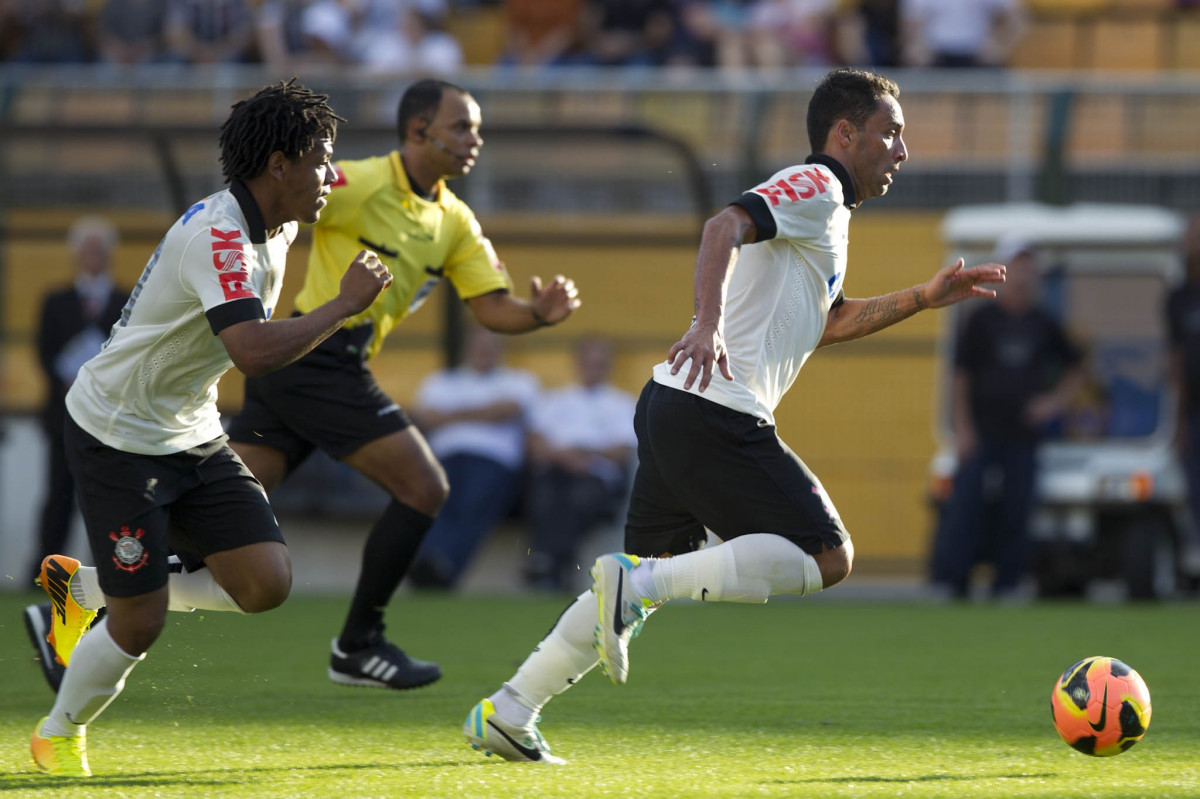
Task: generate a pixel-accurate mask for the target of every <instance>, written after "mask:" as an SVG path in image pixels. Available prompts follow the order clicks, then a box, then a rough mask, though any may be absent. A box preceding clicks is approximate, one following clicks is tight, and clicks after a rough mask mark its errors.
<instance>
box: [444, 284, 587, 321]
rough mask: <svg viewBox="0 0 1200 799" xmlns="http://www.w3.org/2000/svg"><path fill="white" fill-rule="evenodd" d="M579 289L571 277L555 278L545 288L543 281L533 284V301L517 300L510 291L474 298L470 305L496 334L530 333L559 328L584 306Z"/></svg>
mask: <svg viewBox="0 0 1200 799" xmlns="http://www.w3.org/2000/svg"><path fill="white" fill-rule="evenodd" d="M581 302H582V301H581V300H580V299H579V289H577V288H576V287H575V281H574V280H571V279H570V278H569V277H563V276H562V275H555V276H554V279H553V280H551V281H550V282H549V283H547V284H546V285H544V286H543V285H542V279H541V278H540V277H534V278H532V279H531V280H530V281H529V299H528V300H522V299H521V298H519V297H514V296H513V295H512V293H511V292H508V291H492V292H489V293H487V294H481V295H480V296H478V297H471V298H470V299H468V300H467V305H468V306H469V307H470V308H471V313H473V314H475V318H476V319H477V320H479V324H481V325H483V326H484V327H486V328H487V329H488V330H491V331H493V332H495V333H527V332H529V331H530V330H537V329H538V328H539V327H547V326H549V325H556V324H558V323H559V322H561V321H563V320H564V319H566V318H567V317H568V316H570V315H571V314H572V313H573V312H574V311H575V309H576V308H578V307H579V306H580V304H581Z"/></svg>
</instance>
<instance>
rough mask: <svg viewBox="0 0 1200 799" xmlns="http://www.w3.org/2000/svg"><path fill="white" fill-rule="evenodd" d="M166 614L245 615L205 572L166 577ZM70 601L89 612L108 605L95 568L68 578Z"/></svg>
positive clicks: (174, 574)
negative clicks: (210, 613)
mask: <svg viewBox="0 0 1200 799" xmlns="http://www.w3.org/2000/svg"><path fill="white" fill-rule="evenodd" d="M167 585H168V586H169V589H168V594H169V596H168V598H167V610H172V611H176V612H178V613H191V612H192V611H193V610H197V609H199V610H218V611H232V612H234V613H241V614H243V615H246V611H244V610H242V608H241V607H240V606H239V605H238V603H237V602H235V601H234V600H233V597H231V596H230V595H229V594H228V592H226V591H225V589H224V588H222V587H221V586H220V585H218V584H217V581H216V578H214V577H213V575H212V572H210V571H209V570H208V569H198V570H197V571H194V572H190V573H186V572H182V571H180V572H171V573H170V574H168V575H167ZM71 597H72V598H73V599H74V600H75V601H76V602H78V603H79V604H80V605H81V606H83V607H85V608H87V609H88V610H99V609H100V608H102V607H104V606H105V605H106V604H108V600H107V599H106V598H105V596H104V591H102V590H101V589H100V578H99V576H98V574H97V572H96V567H94V566H80V567H79V569H78V570H77V571H76V572H75V576H74V577H72V578H71Z"/></svg>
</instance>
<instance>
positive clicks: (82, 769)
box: [29, 718, 92, 777]
mask: <svg viewBox="0 0 1200 799" xmlns="http://www.w3.org/2000/svg"><path fill="white" fill-rule="evenodd" d="M45 723H46V719H44V718H43V719H42V720H41V721H39V722H38V723H37V726H36V727H34V728H33V738H32V739H31V740H30V742H29V751H30V752H31V753H32V754H33V764H34V765H35V766H37V767H38V771H41V772H43V773H45V774H52V775H54V776H55V777H90V776H92V772H91V769H89V768H88V762H87V736H86V733H84V731H83V728H80V731H79V734H78V735H42V725H43V724H45Z"/></svg>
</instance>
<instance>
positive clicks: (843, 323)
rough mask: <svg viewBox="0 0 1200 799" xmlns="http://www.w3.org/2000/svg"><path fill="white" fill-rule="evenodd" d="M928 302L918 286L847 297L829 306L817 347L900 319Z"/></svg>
mask: <svg viewBox="0 0 1200 799" xmlns="http://www.w3.org/2000/svg"><path fill="white" fill-rule="evenodd" d="M927 307H929V306H928V303H927V301H926V300H925V298H924V296H923V294H922V289H921V287H915V288H910V289H904V290H903V291H894V292H892V293H891V294H885V295H883V296H882V297H872V298H870V299H865V300H858V299H847V300H845V301H843V302H842V303H841V304H840V305H838V306H836V307H834V308H831V309H830V311H829V318H828V320H826V322H825V333H824V334H823V335H822V336H821V341H820V343H819V344H818V345H817V346H818V347H824V346H825V345H827V344H838V343H840V342H843V341H853V340H854V339H856V338H862V337H863V336H869V335H871V334H872V333H877V332H879V331H880V330H883V329H884V328H887V327H891V326H892V325H894V324H896V323H897V322H900V321H903V320H905V319H907V318H908V317H910V316H912V315H913V314H915V313H917V312H918V311H923V310H925V309H926V308H927Z"/></svg>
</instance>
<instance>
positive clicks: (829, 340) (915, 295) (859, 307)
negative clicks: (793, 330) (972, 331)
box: [817, 258, 1005, 347]
mask: <svg viewBox="0 0 1200 799" xmlns="http://www.w3.org/2000/svg"><path fill="white" fill-rule="evenodd" d="M1004 276H1005V269H1004V267H1003V266H1002V265H1000V264H982V265H980V266H972V267H969V268H964V266H963V259H961V258H959V259H958V260H957V261H955V262H954V263H952V264H950V265H949V266H946V267H943V268H942V269H940V270H938V272H937V274H935V275H934V276H933V277H932V278H930V279H929V281H928V282H926V283H923V284H921V285H920V286H913V287H912V288H907V289H903V290H901V291H894V292H892V293H891V294H885V295H884V296H882V297H873V298H871V299H868V300H845V301H844V302H843V303H842V304H841V305H839V306H837V307H836V308H833V309H831V310H830V311H829V318H828V319H827V320H826V323H825V333H824V335H822V336H821V341H820V343H819V344H818V345H817V346H819V347H823V346H825V345H827V344H837V343H839V342H842V341H853V340H854V339H856V338H862V337H863V336H869V335H870V334H872V333H877V332H879V331H880V330H883V329H884V328H887V327H891V326H892V325H894V324H896V323H897V322H900V321H903V320H904V319H907V318H908V317H910V316H912V315H913V314H915V313H918V312H919V311H924V310H925V309H927V308H944V307H946V306H947V305H953V304H954V303H956V302H962V301H963V300H967V299H970V298H972V297H995V296H996V291H995V289H992V288H990V287H989V286H990V285H992V284H998V283H1003V282H1004Z"/></svg>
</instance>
